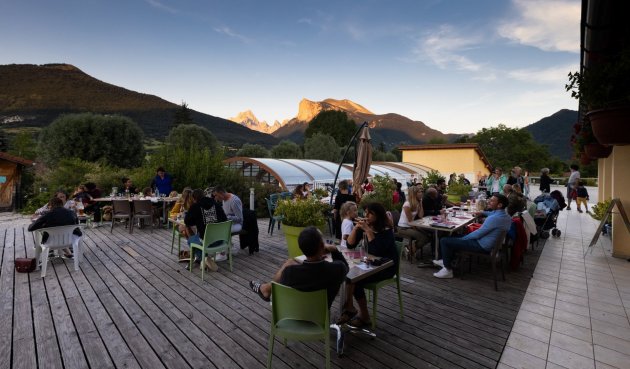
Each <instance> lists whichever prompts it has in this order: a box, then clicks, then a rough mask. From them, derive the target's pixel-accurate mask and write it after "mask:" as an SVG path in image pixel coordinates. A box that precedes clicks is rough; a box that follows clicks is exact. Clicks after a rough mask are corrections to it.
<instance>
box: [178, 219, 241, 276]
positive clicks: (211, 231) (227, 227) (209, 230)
mask: <svg viewBox="0 0 630 369" xmlns="http://www.w3.org/2000/svg"><path fill="white" fill-rule="evenodd" d="M217 241H222V242H221V243H218V242H217ZM215 242H217V245H215V246H213V247H210V245H212V244H214V243H215ZM194 249H198V250H201V280H202V281H203V274H204V271H205V269H206V267H205V260H206V255H207V254H214V253H217V252H224V251H225V252H227V253H228V260H229V261H230V272H231V271H232V221H231V220H228V221H227V222H221V223H208V224H206V231H205V232H204V234H203V245H200V244H198V243H191V244H190V255H191V258H190V262H189V270H192V264H193V259H194V258H193V257H192V255H193V250H194Z"/></svg>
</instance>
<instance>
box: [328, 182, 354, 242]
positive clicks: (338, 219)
mask: <svg viewBox="0 0 630 369" xmlns="http://www.w3.org/2000/svg"><path fill="white" fill-rule="evenodd" d="M355 200H356V198H355V197H354V195H352V194H351V193H350V192H349V191H348V181H346V180H343V181H341V182H339V191H338V192H337V196H335V206H334V207H333V216H334V226H335V235H336V237H337V239H341V223H342V222H343V217H342V216H341V207H342V206H343V204H344V203H346V202H347V201H355ZM355 205H356V204H355Z"/></svg>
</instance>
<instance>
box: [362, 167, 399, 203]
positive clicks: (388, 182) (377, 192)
mask: <svg viewBox="0 0 630 369" xmlns="http://www.w3.org/2000/svg"><path fill="white" fill-rule="evenodd" d="M372 186H374V191H372V192H371V193H368V194H365V195H363V197H362V198H361V207H365V206H366V205H367V204H369V203H372V202H379V203H381V204H382V205H383V206H384V207H385V210H390V211H391V210H400V209H401V208H402V204H400V203H398V204H396V205H394V190H395V189H396V187H395V185H394V182H393V181H392V179H391V178H390V177H389V175H387V174H386V175H385V176H380V175H377V176H374V178H372Z"/></svg>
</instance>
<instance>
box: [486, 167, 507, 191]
mask: <svg viewBox="0 0 630 369" xmlns="http://www.w3.org/2000/svg"><path fill="white" fill-rule="evenodd" d="M506 183H507V177H506V176H505V175H503V171H502V170H501V168H495V169H494V173H493V174H492V175H491V176H490V177H489V178H488V180H487V181H486V187H487V188H486V191H487V192H488V195H489V196H494V195H495V194H499V193H501V191H503V186H505V184H506Z"/></svg>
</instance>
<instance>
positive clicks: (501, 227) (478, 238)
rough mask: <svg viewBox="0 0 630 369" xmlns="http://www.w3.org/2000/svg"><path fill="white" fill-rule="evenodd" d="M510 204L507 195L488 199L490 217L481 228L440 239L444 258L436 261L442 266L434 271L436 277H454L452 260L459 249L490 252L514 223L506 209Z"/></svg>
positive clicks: (498, 195)
mask: <svg viewBox="0 0 630 369" xmlns="http://www.w3.org/2000/svg"><path fill="white" fill-rule="evenodd" d="M507 206H508V199H507V197H505V196H503V195H500V194H497V195H495V196H492V197H491V198H490V200H488V208H489V209H490V210H491V211H489V212H484V214H487V215H488V218H487V219H486V221H485V222H484V223H483V225H482V226H481V228H479V229H478V230H476V231H474V232H471V233H469V234H467V235H466V236H464V237H461V238H458V237H444V238H442V240H441V241H440V251H441V253H442V260H436V261H434V264H436V265H438V266H441V267H442V269H440V271H439V272H436V273H433V276H434V277H436V278H453V269H452V267H451V262H452V260H453V258H454V256H455V253H456V252H457V251H462V250H463V251H475V252H483V253H486V254H489V253H490V251H492V247H493V246H494V245H495V244H496V243H497V242H498V238H499V237H501V235H505V233H504V232H507V231H508V230H509V229H510V226H511V225H512V217H510V216H509V215H508V214H507V212H506V211H505V209H506V208H507Z"/></svg>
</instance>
